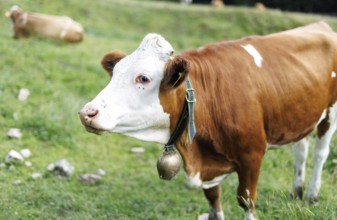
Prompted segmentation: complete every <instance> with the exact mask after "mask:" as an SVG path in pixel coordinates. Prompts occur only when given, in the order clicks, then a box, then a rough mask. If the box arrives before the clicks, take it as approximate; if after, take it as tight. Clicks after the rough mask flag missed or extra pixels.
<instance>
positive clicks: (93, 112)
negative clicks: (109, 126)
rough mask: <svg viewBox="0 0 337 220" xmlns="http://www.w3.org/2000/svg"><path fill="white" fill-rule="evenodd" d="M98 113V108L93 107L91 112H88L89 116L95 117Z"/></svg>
mask: <svg viewBox="0 0 337 220" xmlns="http://www.w3.org/2000/svg"><path fill="white" fill-rule="evenodd" d="M97 114H98V110H97V109H91V110H90V112H88V114H87V117H89V118H93V117H95V116H96V115H97Z"/></svg>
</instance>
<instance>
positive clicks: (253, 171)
mask: <svg viewBox="0 0 337 220" xmlns="http://www.w3.org/2000/svg"><path fill="white" fill-rule="evenodd" d="M262 157H263V155H260V154H257V153H251V154H249V155H247V156H246V157H243V158H242V160H241V161H240V167H239V168H238V171H237V173H238V177H239V187H238V189H237V200H238V202H239V205H240V206H241V207H242V208H243V209H244V210H245V212H246V217H245V220H255V219H256V217H255V214H254V204H255V201H256V188H257V182H258V179H259V175H260V168H261V163H262Z"/></svg>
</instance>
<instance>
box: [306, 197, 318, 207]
mask: <svg viewBox="0 0 337 220" xmlns="http://www.w3.org/2000/svg"><path fill="white" fill-rule="evenodd" d="M307 202H308V204H309V205H310V206H317V205H318V197H317V196H313V197H307Z"/></svg>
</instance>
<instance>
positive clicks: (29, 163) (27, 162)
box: [25, 161, 33, 167]
mask: <svg viewBox="0 0 337 220" xmlns="http://www.w3.org/2000/svg"><path fill="white" fill-rule="evenodd" d="M32 165H33V164H32V162H30V161H25V166H26V167H31V166H32Z"/></svg>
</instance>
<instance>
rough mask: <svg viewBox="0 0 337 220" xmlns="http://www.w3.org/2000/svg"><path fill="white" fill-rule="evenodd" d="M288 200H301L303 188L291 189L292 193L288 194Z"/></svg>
mask: <svg viewBox="0 0 337 220" xmlns="http://www.w3.org/2000/svg"><path fill="white" fill-rule="evenodd" d="M289 198H290V199H300V200H302V199H303V187H301V186H299V187H296V188H294V189H293V192H292V193H290V194H289Z"/></svg>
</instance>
